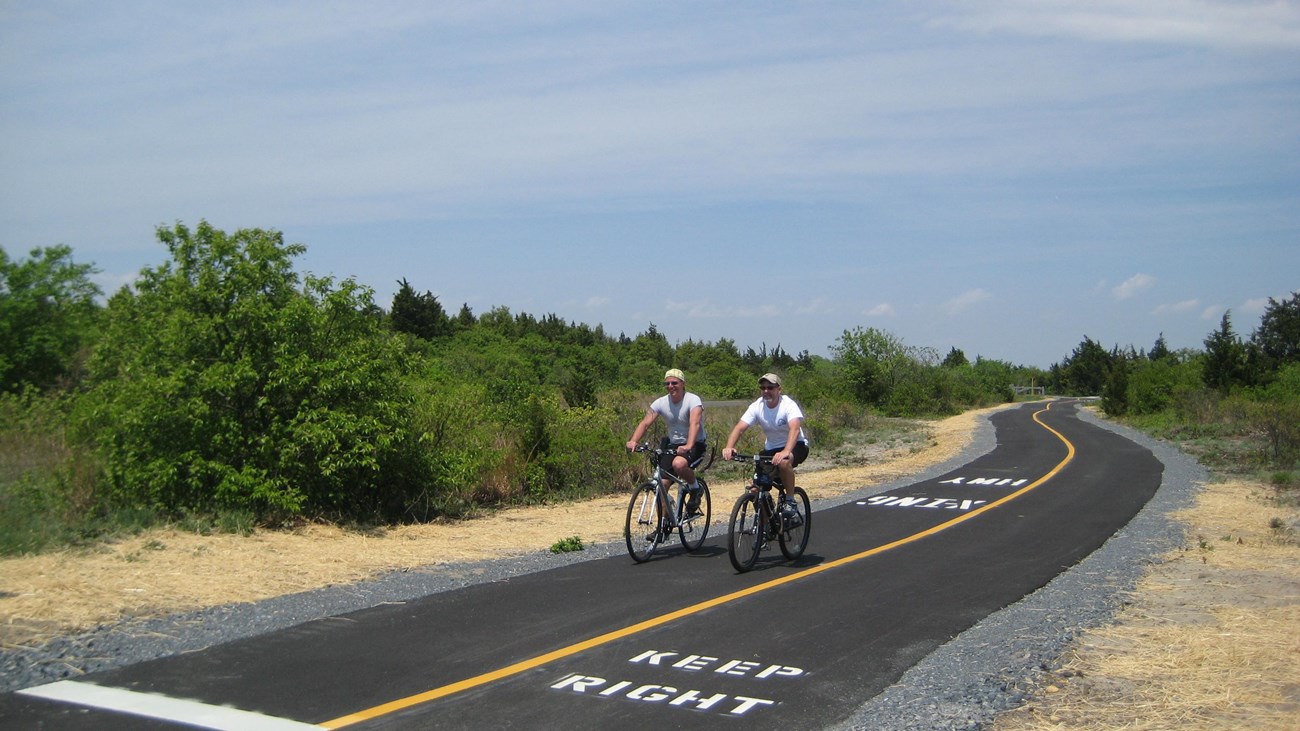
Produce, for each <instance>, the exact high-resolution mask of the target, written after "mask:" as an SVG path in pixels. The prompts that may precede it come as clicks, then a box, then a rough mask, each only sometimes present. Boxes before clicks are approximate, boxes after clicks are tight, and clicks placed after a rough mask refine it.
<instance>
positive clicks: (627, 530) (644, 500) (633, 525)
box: [623, 482, 664, 563]
mask: <svg viewBox="0 0 1300 731" xmlns="http://www.w3.org/2000/svg"><path fill="white" fill-rule="evenodd" d="M657 488H658V485H655V484H654V483H653V482H646V483H643V484H642V485H640V486H639V487H637V489H636V490H634V491H633V492H632V500H631V501H630V502H629V503H628V505H627V520H626V522H624V524H623V540H625V541H626V542H627V552H628V555H630V556H631V557H632V560H633V561H636V562H637V563H642V562H643V561H649V560H650V556H652V555H654V552H655V549H656V548H658V547H659V541H661V540H663V531H662V530H661V529H662V528H663V520H664V517H663V514H662V513H661V512H660V510H659V494H658V492H659V491H658V489H657Z"/></svg>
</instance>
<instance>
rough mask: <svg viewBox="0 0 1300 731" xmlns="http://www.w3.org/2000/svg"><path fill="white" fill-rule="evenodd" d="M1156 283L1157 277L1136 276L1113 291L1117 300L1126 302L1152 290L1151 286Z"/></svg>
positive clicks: (1147, 275)
mask: <svg viewBox="0 0 1300 731" xmlns="http://www.w3.org/2000/svg"><path fill="white" fill-rule="evenodd" d="M1155 283H1156V279H1155V277H1152V276H1151V275H1149V274H1134V275H1133V276H1131V277H1129V278H1128V279H1126V280H1124V283H1123V284H1120V285H1118V286H1116V287H1115V288H1114V289H1112V290H1111V294H1113V295H1115V299H1117V300H1126V299H1129V298H1130V297H1136V296H1137V295H1139V294H1141V293H1143V292H1145V291H1147V290H1148V289H1151V285H1153V284H1155Z"/></svg>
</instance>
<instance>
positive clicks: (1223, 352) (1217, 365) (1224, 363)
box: [1201, 311, 1246, 393]
mask: <svg viewBox="0 0 1300 731" xmlns="http://www.w3.org/2000/svg"><path fill="white" fill-rule="evenodd" d="M1245 376H1246V347H1245V346H1244V345H1242V342H1241V340H1240V338H1238V337H1237V334H1236V333H1235V332H1233V330H1232V312H1231V311H1228V312H1225V313H1223V319H1222V320H1220V321H1219V329H1218V330H1215V331H1214V332H1212V333H1210V335H1209V336H1208V337H1207V338H1205V368H1204V370H1203V371H1202V372H1201V378H1202V379H1203V380H1204V382H1205V385H1206V386H1208V387H1210V388H1213V389H1215V390H1217V391H1219V392H1220V393H1228V392H1229V391H1231V390H1232V387H1233V386H1238V385H1242V384H1243V383H1244V382H1245Z"/></svg>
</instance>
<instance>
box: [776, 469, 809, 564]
mask: <svg viewBox="0 0 1300 731" xmlns="http://www.w3.org/2000/svg"><path fill="white" fill-rule="evenodd" d="M789 495H790V497H791V498H793V499H794V506H795V508H796V509H797V510H798V516H797V517H796V519H795V520H793V521H792V520H789V519H788V518H784V517H783V518H782V519H781V520H782V526H781V528H782V530H781V537H780V540H781V554H782V555H783V556H785V557H786V558H788V559H790V560H794V559H796V558H799V557H800V556H802V555H803V549H805V548H807V547H808V536H809V534H811V533H812V506H811V504H809V502H808V493H806V492H804V491H803V488H802V487H796V488H795V489H794V490H793V491H791V492H790V493H789ZM791 523H796V525H794V526H793V527H791V525H790V524H791Z"/></svg>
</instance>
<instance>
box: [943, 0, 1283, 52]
mask: <svg viewBox="0 0 1300 731" xmlns="http://www.w3.org/2000/svg"><path fill="white" fill-rule="evenodd" d="M958 12H959V15H957V16H955V17H951V18H946V19H942V20H940V21H938V22H939V23H940V24H944V25H952V26H955V27H958V28H966V29H968V30H973V31H977V32H980V33H990V32H1000V31H1001V32H1011V33H1019V34H1022V35H1028V36H1048V37H1065V38H1076V39H1081V40H1085V41H1101V42H1121V43H1151V42H1155V43H1179V44H1186V45H1195V46H1211V47H1237V48H1283V49H1286V48H1300V7H1297V5H1296V3H1294V2H1225V1H1224V0H1143V2H1132V1H1131V0H1046V1H1045V0H1001V1H993V2H989V1H988V0H985V1H984V2H979V3H970V4H968V5H967V6H965V7H964V8H963V9H962V10H961V11H958Z"/></svg>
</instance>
